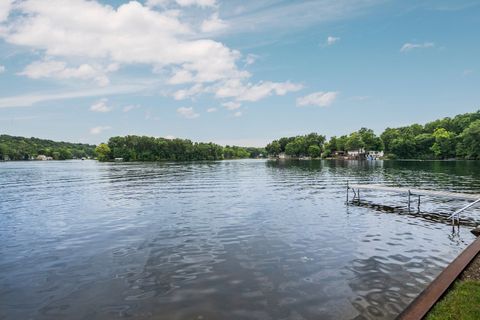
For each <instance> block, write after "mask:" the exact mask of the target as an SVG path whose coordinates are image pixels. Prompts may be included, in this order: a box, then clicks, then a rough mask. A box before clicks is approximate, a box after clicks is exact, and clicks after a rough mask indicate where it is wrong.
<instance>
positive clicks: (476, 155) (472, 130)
mask: <svg viewBox="0 0 480 320" xmlns="http://www.w3.org/2000/svg"><path fill="white" fill-rule="evenodd" d="M461 138H462V139H463V142H462V145H463V148H465V154H466V156H467V157H468V158H472V159H480V120H476V121H474V122H472V123H471V124H470V125H469V126H468V128H466V129H465V130H464V131H463V133H462V135H461Z"/></svg>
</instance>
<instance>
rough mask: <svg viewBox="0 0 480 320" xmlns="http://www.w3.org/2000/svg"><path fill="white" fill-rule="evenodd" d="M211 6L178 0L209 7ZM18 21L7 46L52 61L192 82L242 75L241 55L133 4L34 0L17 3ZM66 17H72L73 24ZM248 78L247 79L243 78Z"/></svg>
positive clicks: (166, 13)
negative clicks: (159, 71)
mask: <svg viewBox="0 0 480 320" xmlns="http://www.w3.org/2000/svg"><path fill="white" fill-rule="evenodd" d="M213 3H214V2H212V1H207V0H203V1H200V0H199V1H191V0H188V1H187V0H182V1H181V2H180V4H181V5H189V4H198V5H200V6H207V5H210V4H213ZM18 10H19V11H20V12H21V13H23V15H22V18H21V19H17V20H16V21H15V23H11V24H9V25H8V31H7V33H6V34H5V35H4V38H5V41H7V42H8V43H11V44H14V45H19V46H25V47H29V48H32V49H35V50H39V51H43V52H45V53H46V55H48V56H51V57H62V58H71V59H78V58H82V59H86V60H93V59H102V60H105V59H108V60H110V61H111V62H113V63H118V64H148V65H152V66H153V65H160V66H163V67H164V68H167V69H170V68H175V69H178V67H179V66H180V67H181V69H183V70H186V71H188V72H190V73H192V79H193V80H194V81H196V82H213V81H217V80H220V79H226V78H230V77H238V76H241V75H242V71H241V70H239V69H238V68H237V65H236V61H237V60H238V59H239V57H240V56H241V55H240V53H239V52H238V51H236V50H231V49H230V48H228V47H226V46H225V45H223V44H222V43H220V42H217V41H214V40H209V39H192V37H193V36H194V34H195V33H194V31H193V30H192V28H191V27H190V26H189V25H188V24H186V23H183V22H182V21H180V19H179V16H175V15H173V14H171V12H169V11H157V10H153V9H151V8H149V7H147V6H143V5H142V4H141V3H139V2H136V1H131V2H128V3H126V4H123V5H120V6H119V7H118V8H113V7H111V6H108V5H102V4H101V3H99V2H96V1H86V0H71V1H63V0H49V2H48V5H45V2H43V1H38V0H26V1H23V2H20V3H19V4H18ZM66 17H75V18H74V19H70V18H66ZM244 75H247V74H244Z"/></svg>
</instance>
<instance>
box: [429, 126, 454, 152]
mask: <svg viewBox="0 0 480 320" xmlns="http://www.w3.org/2000/svg"><path fill="white" fill-rule="evenodd" d="M433 137H434V138H435V143H434V144H433V146H432V147H431V150H432V151H433V152H434V153H435V155H436V156H437V157H440V158H449V157H454V156H455V154H456V145H457V143H456V139H455V138H456V136H455V134H454V133H453V132H449V131H447V130H446V129H444V128H438V129H436V130H435V131H434V132H433Z"/></svg>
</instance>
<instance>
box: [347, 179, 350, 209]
mask: <svg viewBox="0 0 480 320" xmlns="http://www.w3.org/2000/svg"><path fill="white" fill-rule="evenodd" d="M349 193H350V186H349V184H348V180H347V206H348V194H349Z"/></svg>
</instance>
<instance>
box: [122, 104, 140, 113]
mask: <svg viewBox="0 0 480 320" xmlns="http://www.w3.org/2000/svg"><path fill="white" fill-rule="evenodd" d="M138 108H140V106H139V105H133V104H131V105H128V106H125V107H123V112H130V111H132V110H135V109H138Z"/></svg>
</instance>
